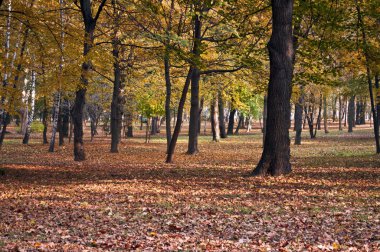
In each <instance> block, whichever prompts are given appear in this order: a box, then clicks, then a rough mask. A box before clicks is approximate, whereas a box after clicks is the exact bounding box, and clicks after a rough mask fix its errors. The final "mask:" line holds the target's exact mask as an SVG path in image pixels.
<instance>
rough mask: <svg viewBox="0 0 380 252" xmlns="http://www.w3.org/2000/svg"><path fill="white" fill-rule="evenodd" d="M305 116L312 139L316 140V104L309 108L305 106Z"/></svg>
mask: <svg viewBox="0 0 380 252" xmlns="http://www.w3.org/2000/svg"><path fill="white" fill-rule="evenodd" d="M305 116H306V120H307V124H308V125H309V134H310V138H311V139H313V138H314V104H313V105H309V106H308V108H307V107H306V106H305Z"/></svg>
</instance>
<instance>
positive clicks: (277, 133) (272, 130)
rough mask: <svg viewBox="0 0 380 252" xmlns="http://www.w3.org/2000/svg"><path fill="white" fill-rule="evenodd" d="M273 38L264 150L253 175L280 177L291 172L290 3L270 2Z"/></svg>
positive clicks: (291, 39) (291, 57) (291, 52)
mask: <svg viewBox="0 0 380 252" xmlns="http://www.w3.org/2000/svg"><path fill="white" fill-rule="evenodd" d="M271 3H272V18H273V23H272V36H271V38H270V40H269V43H268V51H269V60H270V77H269V85H268V118H267V124H266V137H265V142H264V150H263V153H262V156H261V159H260V161H259V163H258V165H257V167H256V168H255V169H254V170H253V171H252V173H251V174H252V175H258V176H266V175H272V176H277V175H282V174H287V173H290V172H291V164H290V140H289V126H290V97H291V91H292V88H291V82H292V77H293V57H294V56H293V54H294V50H293V37H292V14H293V0H272V1H271Z"/></svg>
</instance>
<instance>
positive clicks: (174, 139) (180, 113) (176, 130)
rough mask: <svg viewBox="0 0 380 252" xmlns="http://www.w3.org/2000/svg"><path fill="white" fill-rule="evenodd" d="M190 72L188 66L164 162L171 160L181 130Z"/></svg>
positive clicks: (191, 70)
mask: <svg viewBox="0 0 380 252" xmlns="http://www.w3.org/2000/svg"><path fill="white" fill-rule="evenodd" d="M192 72H193V69H192V68H190V69H189V72H188V74H187V77H186V81H185V85H184V86H183V90H182V94H181V99H180V100H179V104H178V112H177V121H176V124H175V128H174V132H173V136H172V138H171V141H170V145H169V148H168V154H167V157H166V163H171V162H173V155H174V151H175V146H176V144H177V140H178V136H179V133H180V131H181V125H182V118H183V108H184V107H185V102H186V96H187V92H188V91H189V86H190V81H191V76H192Z"/></svg>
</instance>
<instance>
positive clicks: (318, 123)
mask: <svg viewBox="0 0 380 252" xmlns="http://www.w3.org/2000/svg"><path fill="white" fill-rule="evenodd" d="M321 118H322V97H320V99H319V108H318V116H317V122H316V123H315V129H314V134H313V138H316V137H317V131H318V130H320V129H321V120H322V119H321Z"/></svg>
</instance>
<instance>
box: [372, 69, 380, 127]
mask: <svg viewBox="0 0 380 252" xmlns="http://www.w3.org/2000/svg"><path fill="white" fill-rule="evenodd" d="M375 87H376V117H377V121H378V122H377V126H378V127H379V124H380V84H379V74H378V73H376V75H375ZM370 116H371V114H370Z"/></svg>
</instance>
